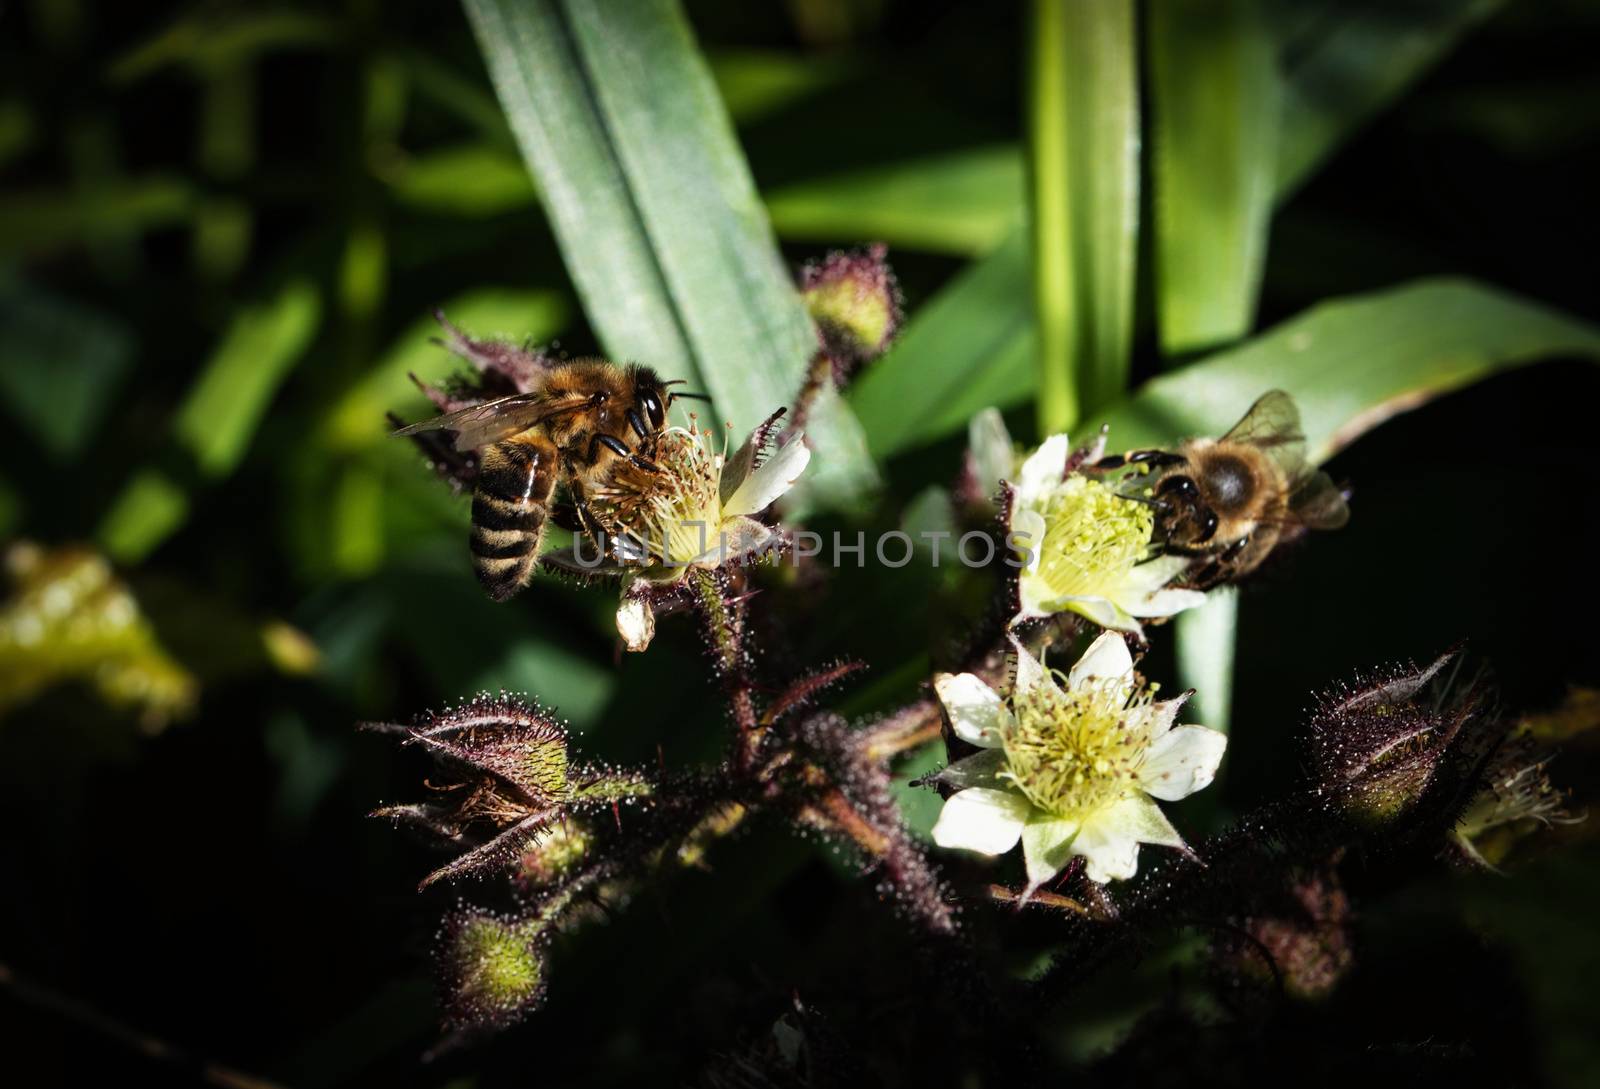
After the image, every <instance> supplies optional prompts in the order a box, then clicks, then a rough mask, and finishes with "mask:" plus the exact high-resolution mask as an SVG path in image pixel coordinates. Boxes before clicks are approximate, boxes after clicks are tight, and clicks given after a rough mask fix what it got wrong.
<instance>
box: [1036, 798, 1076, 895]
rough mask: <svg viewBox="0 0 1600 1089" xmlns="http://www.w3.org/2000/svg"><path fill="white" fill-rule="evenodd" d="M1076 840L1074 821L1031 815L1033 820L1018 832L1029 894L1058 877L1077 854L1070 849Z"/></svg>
mask: <svg viewBox="0 0 1600 1089" xmlns="http://www.w3.org/2000/svg"><path fill="white" fill-rule="evenodd" d="M1077 836H1078V822H1077V821H1069V820H1062V819H1061V818H1060V817H1050V816H1046V815H1044V814H1042V813H1038V812H1037V811H1035V818H1034V819H1033V820H1030V821H1029V822H1028V824H1027V826H1026V827H1025V828H1023V830H1022V859H1023V861H1024V862H1025V863H1026V864H1027V868H1028V891H1029V892H1032V891H1033V890H1034V889H1036V888H1038V887H1039V886H1040V885H1042V884H1044V883H1045V882H1046V881H1048V880H1050V879H1051V878H1052V877H1054V876H1055V875H1056V874H1058V873H1060V872H1061V870H1062V868H1063V867H1064V866H1066V864H1067V862H1068V861H1069V860H1070V859H1071V858H1072V856H1073V855H1075V854H1077V852H1076V851H1075V850H1073V847H1072V844H1073V841H1074V840H1075V839H1076V838H1077Z"/></svg>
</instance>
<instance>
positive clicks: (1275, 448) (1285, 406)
mask: <svg viewBox="0 0 1600 1089" xmlns="http://www.w3.org/2000/svg"><path fill="white" fill-rule="evenodd" d="M1219 441H1221V442H1238V443H1245V444H1248V445H1250V446H1254V447H1255V448H1256V449H1258V450H1260V451H1262V452H1263V453H1265V454H1266V455H1267V456H1268V457H1269V458H1271V459H1272V460H1273V462H1274V463H1276V464H1277V466H1278V468H1280V469H1282V470H1283V475H1284V477H1285V478H1286V479H1288V480H1291V481H1298V480H1299V479H1300V477H1302V476H1304V475H1305V473H1306V437H1305V435H1304V433H1302V432H1301V430H1300V409H1299V408H1298V407H1297V406H1296V405H1295V403H1294V398H1293V397H1290V396H1289V395H1288V394H1287V393H1285V392H1283V390H1281V389H1275V390H1271V391H1270V392H1267V393H1263V394H1262V395H1261V396H1260V397H1259V398H1258V399H1257V400H1256V403H1255V404H1253V405H1251V406H1250V411H1249V412H1246V413H1245V414H1244V418H1243V419H1242V420H1240V421H1239V422H1238V423H1236V424H1234V425H1233V430H1231V431H1229V432H1228V433H1227V434H1226V435H1224V436H1222V438H1221V439H1220V440H1219Z"/></svg>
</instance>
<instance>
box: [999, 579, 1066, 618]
mask: <svg viewBox="0 0 1600 1089" xmlns="http://www.w3.org/2000/svg"><path fill="white" fill-rule="evenodd" d="M1054 594H1055V591H1054V590H1052V589H1050V587H1049V585H1048V584H1046V582H1045V581H1044V579H1042V578H1040V577H1039V576H1038V575H1036V574H1034V573H1033V572H1031V571H1023V572H1022V573H1021V574H1020V575H1019V576H1018V577H1017V598H1018V601H1017V615H1016V616H1013V617H1012V618H1011V620H1010V623H1011V624H1012V625H1013V626H1014V625H1016V624H1019V623H1021V622H1022V621H1024V620H1032V619H1034V618H1036V617H1041V616H1049V615H1050V610H1049V609H1047V608H1045V605H1046V603H1047V602H1048V601H1049V600H1050V599H1051V597H1053V596H1054Z"/></svg>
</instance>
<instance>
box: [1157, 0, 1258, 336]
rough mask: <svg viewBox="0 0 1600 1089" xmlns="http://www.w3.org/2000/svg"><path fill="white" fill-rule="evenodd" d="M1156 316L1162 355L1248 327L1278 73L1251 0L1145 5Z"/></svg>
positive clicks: (1251, 316) (1168, 0)
mask: <svg viewBox="0 0 1600 1089" xmlns="http://www.w3.org/2000/svg"><path fill="white" fill-rule="evenodd" d="M1148 41H1149V56H1150V85H1151V91H1152V94H1151V98H1152V103H1151V113H1152V115H1153V123H1154V144H1155V150H1154V159H1153V168H1154V176H1155V181H1154V184H1155V262H1156V267H1155V279H1156V311H1157V318H1158V324H1159V327H1160V333H1161V347H1162V350H1163V351H1164V352H1166V353H1167V354H1169V355H1172V354H1178V353H1183V352H1191V351H1194V350H1196V349H1199V348H1206V347H1210V346H1213V345H1216V344H1221V343H1225V342H1227V341H1230V340H1234V339H1237V338H1238V337H1241V336H1243V335H1244V334H1245V333H1247V332H1249V330H1250V327H1251V325H1252V324H1253V322H1254V317H1255V306H1256V296H1257V293H1258V289H1259V285H1260V282H1261V268H1262V263H1263V261H1264V259H1265V257H1266V242H1267V224H1268V219H1269V217H1270V215H1271V212H1272V195H1273V181H1274V170H1275V162H1276V160H1275V157H1274V156H1275V149H1276V142H1277V132H1278V110H1279V107H1278V101H1279V99H1278V93H1277V89H1278V83H1279V81H1278V77H1277V72H1276V69H1275V63H1274V58H1273V50H1272V42H1271V40H1270V39H1269V38H1268V36H1267V31H1266V27H1265V25H1264V23H1263V22H1262V19H1261V15H1260V11H1259V10H1258V8H1257V5H1256V4H1255V3H1254V0H1224V2H1206V0H1165V2H1163V3H1159V4H1153V5H1151V8H1150V25H1149V33H1148Z"/></svg>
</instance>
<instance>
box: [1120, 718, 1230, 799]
mask: <svg viewBox="0 0 1600 1089" xmlns="http://www.w3.org/2000/svg"><path fill="white" fill-rule="evenodd" d="M1227 747H1228V735H1227V734H1225V733H1222V732H1220V731H1218V730H1212V729H1208V728H1206V727H1204V726H1178V727H1176V728H1174V729H1172V730H1169V731H1167V732H1166V733H1164V734H1162V735H1161V736H1160V737H1158V738H1156V740H1155V741H1154V742H1152V743H1151V745H1150V748H1149V749H1148V750H1147V751H1146V755H1145V760H1144V765H1143V766H1142V767H1141V768H1140V769H1139V785H1140V786H1142V787H1143V788H1144V789H1145V791H1146V792H1147V793H1150V794H1153V795H1155V796H1156V797H1157V798H1160V799H1161V800H1162V801H1167V802H1175V801H1177V800H1178V799H1179V798H1187V797H1188V796H1189V795H1191V794H1193V793H1194V792H1195V791H1197V790H1201V789H1203V788H1204V787H1205V786H1206V785H1207V784H1209V783H1210V782H1211V780H1212V779H1215V778H1216V777H1217V765H1218V764H1220V763H1222V754H1223V751H1224V750H1226V749H1227Z"/></svg>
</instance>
